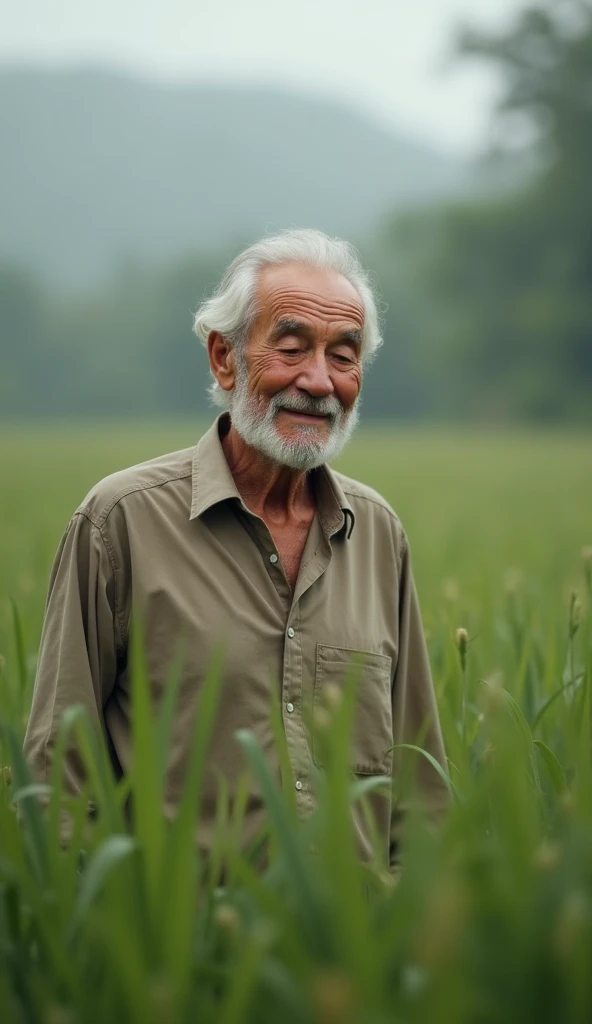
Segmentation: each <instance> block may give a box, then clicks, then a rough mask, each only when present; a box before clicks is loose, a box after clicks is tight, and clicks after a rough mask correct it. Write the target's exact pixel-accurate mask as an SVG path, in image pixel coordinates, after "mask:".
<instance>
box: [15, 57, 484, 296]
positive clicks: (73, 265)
mask: <svg viewBox="0 0 592 1024" xmlns="http://www.w3.org/2000/svg"><path fill="white" fill-rule="evenodd" d="M0 137H1V138H2V141H3V146H2V149H3V157H2V171H1V182H2V183H1V187H0V223H1V224H2V231H1V233H0V260H2V259H4V260H7V259H8V260H10V261H11V262H13V263H14V262H19V263H21V264H23V265H24V266H26V267H28V268H30V269H31V270H34V271H36V272H37V273H39V274H40V276H41V277H42V278H43V279H45V280H46V281H47V282H48V283H51V284H53V285H61V286H65V287H67V288H68V289H71V288H77V287H80V286H83V287H86V286H89V285H95V284H98V283H100V282H101V281H104V280H105V278H107V277H108V276H110V275H111V273H112V272H113V269H114V267H115V266H117V262H118V261H120V260H122V259H126V258H127V259H130V260H132V261H133V260H135V259H137V258H139V259H141V261H142V262H144V263H152V264H154V265H157V264H164V263H166V262H167V260H169V259H170V258H171V257H174V258H177V257H179V256H183V255H184V254H188V253H190V252H196V251H202V252H203V251H204V250H206V251H207V250H211V249H212V248H215V249H216V250H217V251H220V250H221V249H226V248H227V247H228V246H229V245H234V246H236V245H237V244H239V243H240V242H242V241H243V240H252V238H253V237H254V236H255V235H257V234H259V233H263V232H264V231H265V230H269V229H272V230H273V229H276V228H279V227H287V226H304V225H306V226H311V225H314V226H316V227H319V228H322V229H324V230H326V231H329V232H332V233H336V234H341V235H345V236H346V237H354V238H355V237H359V236H360V235H361V234H366V233H369V232H372V231H373V230H375V229H377V228H380V225H381V221H382V219H383V218H384V216H385V215H386V214H387V213H391V212H392V211H393V209H397V208H401V207H405V206H407V205H409V204H414V203H418V202H421V201H423V200H427V199H430V200H433V199H439V198H444V197H451V196H453V195H455V194H458V193H459V192H460V191H461V190H462V189H463V187H464V184H465V181H466V171H465V168H464V166H463V165H462V164H461V163H460V162H459V161H455V160H454V159H452V158H449V157H447V156H446V155H444V154H442V153H440V152H438V151H436V150H435V149H434V150H432V149H430V148H429V147H427V146H425V145H421V144H418V143H417V142H414V141H413V140H412V139H410V138H406V137H404V136H399V135H397V134H394V133H389V132H388V131H387V130H385V129H384V128H382V127H381V126H380V125H378V124H377V123H374V122H373V121H372V120H370V119H367V118H365V117H364V116H363V115H361V114H358V113H356V112H353V111H350V110H348V109H347V108H346V107H345V106H340V105H339V104H338V103H332V102H328V101H325V100H317V99H309V98H303V97H297V96H293V95H289V94H285V93H282V92H279V91H278V92H274V91H271V90H269V89H265V90H264V89H262V88H247V87H244V86H243V87H239V86H236V87H230V86H227V87H225V86H217V85H216V86H214V85H206V84H199V85H191V86H172V85H166V84H162V83H155V82H149V81H141V80H137V79H133V78H128V77H124V76H123V75H121V74H112V73H109V72H106V71H98V70H94V71H93V70H78V71H50V70H34V69H25V68H12V69H7V68H5V69H4V70H0Z"/></svg>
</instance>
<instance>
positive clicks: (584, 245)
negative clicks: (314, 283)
mask: <svg viewBox="0 0 592 1024" xmlns="http://www.w3.org/2000/svg"><path fill="white" fill-rule="evenodd" d="M0 139H1V140H2V159H1V161H0V417H2V418H4V419H5V420H13V419H15V418H17V417H18V418H37V419H39V418H42V419H49V418H60V419H63V418H65V417H78V418H80V417H82V416H91V417H95V418H96V417H99V416H118V417H122V416H145V415H150V416H151V415H157V414H158V415H167V416H170V415H176V414H179V415H185V414H187V413H190V414H192V413H198V414H202V413H203V412H205V410H206V409H207V402H206V396H205V386H206V384H207V368H206V360H205V355H204V353H203V351H202V350H201V348H200V346H199V344H198V342H197V341H196V339H195V338H194V336H193V335H192V333H191V321H192V312H193V311H194V310H195V308H196V306H197V305H198V303H199V301H200V299H201V298H202V297H203V296H204V295H206V294H208V292H209V291H211V289H212V288H213V286H214V285H215V284H216V281H217V279H218V277H219V275H220V273H221V271H222V269H223V268H224V266H225V264H226V263H227V262H228V260H229V259H230V258H231V257H232V256H233V255H234V254H235V253H236V252H237V250H238V249H239V248H240V247H242V246H243V245H244V244H246V243H248V242H250V241H252V240H254V239H255V238H257V237H258V236H260V235H261V234H263V233H264V232H266V231H272V230H275V229H278V228H282V227H291V226H314V227H319V228H322V229H324V230H326V231H329V232H331V233H334V234H339V235H342V236H344V237H347V238H348V239H350V240H352V241H353V242H355V243H356V244H357V245H358V247H359V248H360V250H361V252H362V254H363V257H364V259H365V261H366V262H367V263H368V264H369V266H370V267H371V268H372V270H373V272H374V275H375V278H376V281H377V285H378V288H379V291H380V294H381V296H382V306H383V311H384V318H385V345H384V348H383V351H382V353H381V354H380V356H379V358H378V360H377V362H376V364H375V366H374V367H373V368H372V369H371V370H370V372H369V373H368V376H367V380H366V382H365V388H364V415H365V417H366V418H370V417H376V418H381V419H384V418H391V417H392V418H398V419H400V418H431V419H434V418H435V419H472V420H485V421H493V422H501V421H503V422H514V421H529V422H533V423H548V422H574V421H575V422H590V420H592V401H591V395H592V389H591V384H592V287H591V286H592V185H591V182H592V9H591V5H590V3H589V2H587V0H554V2H552V3H546V2H544V0H541V2H540V3H537V4H534V5H531V6H527V5H525V4H523V3H521V2H519V0H482V2H481V3H480V4H479V5H478V6H477V5H475V4H474V3H473V2H472V0H418V2H416V3H415V4H412V5H410V4H406V3H402V2H398V0H397V2H393V0H390V2H389V0H365V2H364V3H363V4H359V3H355V4H354V3H353V2H344V0H340V2H337V0H314V2H313V0H301V2H299V4H297V5H296V4H293V5H287V4H281V3H277V0H275V2H272V0H250V2H249V3H248V4H247V3H244V2H243V3H241V2H239V0H217V2H213V0H212V2H209V3H203V2H202V3H199V4H196V3H189V2H185V0H166V2H165V0H142V2H141V3H140V2H135V0H103V2H102V3H101V5H94V4H93V5H91V4H90V3H81V2H80V0H78V2H74V0H54V2H52V4H51V5H49V4H47V2H46V0H21V2H20V4H19V5H18V7H17V6H16V5H13V7H12V9H11V10H8V9H6V10H5V11H3V15H2V33H1V35H0ZM485 154H487V157H485Z"/></svg>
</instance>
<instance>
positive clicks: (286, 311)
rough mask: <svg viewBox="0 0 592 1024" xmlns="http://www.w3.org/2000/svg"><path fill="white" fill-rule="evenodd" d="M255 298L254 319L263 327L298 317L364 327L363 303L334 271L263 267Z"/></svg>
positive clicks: (299, 266) (294, 265)
mask: <svg viewBox="0 0 592 1024" xmlns="http://www.w3.org/2000/svg"><path fill="white" fill-rule="evenodd" d="M257 297H258V303H259V317H258V318H257V319H258V320H259V321H260V323H261V324H262V325H264V326H267V325H269V326H272V325H273V324H274V323H277V321H279V320H283V319H287V318H288V319H289V318H300V319H305V320H310V321H312V322H315V321H316V322H319V323H322V324H323V325H328V326H330V325H332V324H335V325H339V326H340V327H342V326H344V325H346V326H350V327H353V328H355V329H357V330H359V331H361V330H362V329H363V327H364V306H363V303H362V300H361V298H360V296H359V294H358V292H357V291H356V289H355V288H354V286H353V284H351V282H350V281H348V280H347V278H346V277H343V275H342V274H338V273H337V272H336V271H334V270H317V269H316V268H313V267H306V266H303V265H302V264H300V263H282V264H278V265H272V266H267V267H264V268H263V270H262V271H261V273H260V275H259V284H258V289H257Z"/></svg>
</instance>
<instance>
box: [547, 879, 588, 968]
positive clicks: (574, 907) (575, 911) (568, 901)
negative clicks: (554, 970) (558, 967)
mask: <svg viewBox="0 0 592 1024" xmlns="http://www.w3.org/2000/svg"><path fill="white" fill-rule="evenodd" d="M591 910H592V908H591V906H590V899H589V897H588V896H587V894H586V893H585V892H582V890H581V889H574V890H573V891H572V892H570V893H568V894H567V896H566V897H565V900H564V901H563V903H562V905H561V907H560V909H559V915H558V918H557V925H556V928H555V933H554V935H553V948H554V951H555V955H556V956H557V957H558V959H560V960H567V959H569V958H570V957H571V956H572V955H573V952H574V950H575V949H576V947H577V946H578V945H579V943H580V941H581V938H582V934H583V933H585V932H586V931H587V929H588V927H589V923H590V916H591Z"/></svg>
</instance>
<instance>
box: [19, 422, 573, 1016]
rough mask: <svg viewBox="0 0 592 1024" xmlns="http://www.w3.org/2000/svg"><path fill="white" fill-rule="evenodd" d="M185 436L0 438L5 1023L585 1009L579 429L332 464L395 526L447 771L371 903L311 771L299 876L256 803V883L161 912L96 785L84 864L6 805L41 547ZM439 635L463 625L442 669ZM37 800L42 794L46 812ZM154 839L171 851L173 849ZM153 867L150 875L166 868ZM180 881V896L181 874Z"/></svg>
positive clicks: (28, 801)
mask: <svg viewBox="0 0 592 1024" xmlns="http://www.w3.org/2000/svg"><path fill="white" fill-rule="evenodd" d="M199 434H200V429H199V428H196V427H195V426H194V425H191V424H187V425H179V424H177V425H166V424H165V425H162V426H161V427H159V426H158V425H154V424H150V425H146V426H142V425H133V426H131V425H129V424H128V425H123V424H122V425H120V426H110V427H108V428H105V427H101V428H92V427H89V426H81V427H60V428H58V427H49V428H47V429H40V428H34V427H27V428H17V429H9V428H3V429H2V430H1V431H0V474H1V475H0V479H1V481H2V486H1V487H0V656H1V657H2V659H3V661H2V663H1V664H3V668H2V672H1V674H0V683H1V687H2V689H1V690H0V718H2V719H3V720H4V725H5V726H10V727H11V729H10V730H8V731H6V730H5V731H4V734H3V740H2V747H1V748H0V753H1V755H2V759H3V762H4V764H5V765H11V769H12V772H11V773H7V772H5V773H4V782H3V783H2V782H0V1016H1V1010H2V1008H7V1009H8V1011H9V1013H10V1014H11V1015H12V1016H9V1017H7V1018H3V1019H8V1020H10V1019H14V1020H19V1021H20V1020H22V1021H29V1020H35V1021H36V1020H39V1021H52V1022H56V1024H57V1022H58V1021H59V1022H64V1024H66V1022H70V1021H76V1020H87V1019H88V1020H93V1021H95V1020H96V1021H97V1022H98V1021H103V1020H107V1019H108V1020H125V1021H138V1024H140V1022H142V1024H144V1021H152V1020H154V1021H161V1020H162V1021H164V1020H167V1021H169V1020H170V1021H173V1020H175V1021H176V1020H180V1021H185V1020H187V1021H189V1020H193V1019H197V1015H199V1019H200V1020H204V1021H210V1020H211V1021H214V1020H216V1021H218V1020H219V1021H222V1022H223V1024H230V1022H232V1021H236V1022H238V1021H243V1020H244V1021H253V1022H257V1024H259V1022H263V1024H264V1022H267V1021H270V1022H272V1021H276V1020H278V1019H279V1017H280V1015H281V1018H282V1020H283V1021H284V1022H285V1024H287V1022H288V1021H294V1022H304V1021H309V1020H310V1021H319V1022H322V1024H345V1022H364V1024H365V1022H367V1024H380V1022H382V1021H384V1022H386V1021H391V1020H392V1021H394V1020H397V1021H407V1020H409V1021H417V1022H423V1021H426V1022H427V1021H430V1024H432V1022H433V1021H435V1020H437V1021H439V1020H442V1021H451V1022H454V1024H456V1022H461V1021H467V1022H468V1021H471V1022H472V1021H475V1022H476V1021H483V1022H489V1021H491V1022H493V1021H504V1022H509V1021H516V1022H517V1024H518V1022H520V1024H523V1022H524V1021H527V1020H530V1019H532V1020H534V1019H535V1018H536V1020H537V1022H541V1021H546V1020H549V1021H553V1024H559V1022H560V1024H564V1022H571V1021H574V1022H575V1021H578V1022H579V1021H589V1020H590V1019H592V978H591V975H592V968H591V965H592V742H591V722H590V683H591V671H592V629H591V603H592V550H591V549H592V437H591V436H590V435H589V434H575V433H568V432H565V433H559V432H556V433H552V432H546V433H540V434H535V433H532V434H530V433H524V432H523V433H519V432H514V433H512V432H505V433H491V432H487V431H485V430H479V429H475V428H469V427H467V428H466V430H455V431H451V430H445V429H442V430H436V429H430V430H428V429H421V430H420V429H410V428H408V429H397V430H395V429H392V428H385V429H378V428H373V429H372V430H366V431H360V433H359V435H358V437H357V438H356V439H355V441H354V442H352V444H351V446H350V448H349V449H348V451H347V453H346V454H345V455H344V456H343V457H342V459H341V461H340V463H339V465H338V468H339V469H341V470H342V471H343V472H345V473H348V474H349V475H351V476H354V477H356V478H358V479H361V480H363V481H364V482H366V483H368V484H370V485H372V486H374V487H376V488H377V489H378V490H379V491H380V492H381V493H382V494H383V495H384V496H385V497H386V498H387V499H388V500H389V501H390V502H391V504H392V505H393V507H394V508H395V510H396V511H397V513H398V514H399V515H400V517H401V519H402V521H403V524H404V526H405V528H406V530H407V533H408V535H409V537H410V540H411V549H412V555H413V564H414V571H415V576H416V580H417V585H418V590H419V596H420V601H421V606H422V612H423V618H424V624H425V628H426V633H427V637H428V646H429V649H430V656H431V662H432V668H433V674H434V680H435V685H436V690H437V694H438V699H439V705H440V709H441V715H442V724H443V729H444V734H445V741H446V747H447V753H448V756H449V760H450V777H451V783H452V789H453V795H454V808H453V811H452V812H451V815H450V819H449V822H448V823H447V825H446V827H445V829H444V830H443V831H442V833H440V834H439V835H438V836H436V837H433V836H430V834H429V832H427V831H426V830H425V829H423V828H422V827H421V825H420V824H419V823H412V825H411V827H410V836H409V850H410V855H409V867H408V868H407V869H406V870H405V871H404V872H403V876H402V880H401V882H400V883H399V885H398V886H397V887H396V888H394V889H393V888H392V886H391V885H390V884H387V882H386V881H385V880H384V879H382V878H381V877H379V872H378V871H377V872H375V875H374V876H372V873H371V872H370V875H369V876H368V878H369V879H370V883H371V886H372V893H373V898H372V899H371V900H370V901H369V903H368V904H366V903H364V902H362V903H360V902H359V901H358V900H357V899H356V898H355V897H354V890H355V888H356V884H357V883H356V879H357V877H358V876H357V875H356V871H357V870H358V866H357V865H355V864H353V863H351V862H350V860H349V859H348V857H349V854H348V850H349V839H348V836H347V814H346V813H345V810H344V809H345V808H346V807H347V800H348V799H351V793H349V790H347V787H346V783H345V781H344V780H343V779H335V780H330V781H329V792H330V793H331V794H332V800H333V803H332V804H331V805H330V806H329V805H328V804H327V805H325V806H324V809H323V811H322V814H321V815H320V818H319V822H320V823H319V825H318V828H319V829H320V830H321V834H322V835H325V832H324V831H323V829H326V830H327V832H326V839H327V842H326V847H325V845H322V848H323V850H324V851H326V857H323V858H321V862H320V864H318V865H315V866H314V868H313V867H310V868H309V867H302V864H301V863H300V861H298V864H300V867H301V868H302V873H301V875H299V877H298V878H294V877H293V874H292V873H291V872H290V871H288V870H287V868H286V865H287V864H291V865H292V868H293V867H294V861H293V859H292V858H293V857H294V855H295V854H294V851H297V856H298V857H300V854H301V853H302V850H301V845H302V844H301V841H300V840H299V838H298V828H297V825H296V823H295V822H292V821H290V820H289V818H288V819H284V817H282V813H281V809H279V810H278V809H277V808H275V810H274V807H272V806H271V805H270V830H271V832H272V833H273V834H274V836H275V841H276V844H277V864H278V867H277V872H276V874H275V875H273V873H272V876H271V877H270V878H268V879H267V880H265V881H264V882H263V883H262V882H261V881H257V880H256V878H255V877H253V876H252V872H250V871H249V868H248V865H247V866H245V865H244V864H242V862H241V861H240V858H238V859H236V861H235V862H233V864H234V867H233V870H234V878H235V881H236V885H235V887H234V888H233V889H232V891H231V892H229V893H227V894H224V895H223V896H222V899H223V900H224V902H223V903H222V904H221V905H217V904H216V900H219V899H220V898H221V896H220V893H214V892H208V894H207V899H206V900H205V902H204V904H203V908H202V910H200V912H199V914H194V915H193V917H192V918H191V920H190V921H186V922H185V924H183V921H184V920H185V919H184V918H183V920H181V918H182V914H181V917H180V918H179V919H178V920H177V919H175V920H174V921H172V920H169V919H168V917H167V913H169V911H168V910H167V908H166V907H165V906H163V905H162V904H161V903H159V902H158V901H156V902H154V901H152V902H151V896H150V892H149V891H148V890H147V889H146V890H144V889H143V888H142V885H141V884H140V883H137V884H136V882H134V883H133V884H132V883H131V882H130V878H131V877H132V875H131V874H129V873H130V872H131V871H132V861H133V857H136V856H137V857H139V858H140V861H139V863H140V865H141V864H142V863H144V861H142V858H144V859H145V861H146V862H150V860H151V858H157V856H160V854H158V855H157V853H156V852H155V851H154V850H153V849H152V847H151V843H152V840H151V836H150V834H149V832H146V833H144V834H143V835H140V834H136V835H134V836H133V837H129V836H126V835H124V834H122V833H123V831H124V830H123V827H121V829H120V828H119V827H118V823H119V825H121V820H120V817H119V816H118V815H119V813H120V809H121V801H122V799H123V797H122V796H121V794H120V793H119V792H118V790H117V787H116V786H115V784H114V783H112V782H109V783H108V784H107V783H101V786H103V787H104V788H103V789H102V794H103V800H104V806H105V807H106V808H107V809H108V812H107V811H105V815H104V820H103V821H102V823H100V824H99V826H97V829H96V831H95V834H93V835H92V836H91V837H90V839H89V838H88V837H86V839H85V848H86V850H87V856H88V858H89V860H88V867H86V868H82V869H81V868H80V866H79V864H78V861H77V860H76V857H75V855H74V854H70V853H68V854H58V852H57V847H56V840H55V834H54V833H52V832H51V828H52V827H54V826H55V821H54V824H53V826H52V822H51V820H50V822H49V825H47V824H46V823H45V821H44V820H42V819H41V817H38V816H37V814H38V812H37V810H36V801H35V799H34V798H33V797H32V796H31V795H27V792H26V791H25V792H24V795H22V791H23V788H24V787H26V785H27V780H26V778H25V776H24V775H23V776H22V777H21V775H20V774H19V773H20V772H21V771H22V769H21V768H19V765H18V764H17V763H16V762H17V761H18V754H17V753H16V748H17V746H18V743H19V742H20V739H21V737H22V730H23V716H24V715H26V709H27V704H28V700H29V695H30V689H31V686H32V681H33V677H34V668H35V654H36V646H37V643H38V639H39V631H40V627H41V621H42V613H43V603H44V600H45V591H46V586H47V577H48V573H49V568H50V564H51V560H52V558H53V554H54V552H55V549H56V546H57V543H58V540H59V537H60V534H61V532H62V530H63V529H64V527H65V525H66V523H67V521H68V518H69V516H70V515H71V513H72V511H73V510H74V508H75V507H76V506H77V504H78V503H79V502H80V501H81V500H82V498H83V497H84V495H85V493H86V492H87V491H88V489H89V488H90V487H91V486H92V484H93V483H94V482H95V481H96V480H97V479H98V478H100V477H101V476H104V475H106V474H107V473H109V472H112V471H114V470H116V469H119V468H122V467H123V466H126V465H130V464H132V463H134V462H138V461H141V460H143V459H146V458H150V457H152V456H155V455H158V454H162V453H163V452H166V451H170V450H173V449H175V448H180V447H186V446H189V445H191V444H193V443H194V442H195V440H196V439H197V437H198V436H199ZM15 608H16V615H15ZM15 621H16V623H17V628H16V630H15ZM459 627H460V628H463V629H466V630H467V633H468V650H467V652H466V661H465V663H464V666H463V663H462V660H461V658H460V656H459V650H458V647H457V643H456V642H455V637H456V630H457V629H458V628H459ZM138 685H141V683H139V684H138ZM463 695H464V697H466V701H464V700H463ZM346 703H347V702H344V704H346ZM463 707H465V712H464V720H463V711H462V709H463ZM339 714H341V712H338V715H339ZM343 715H344V716H345V717H344V718H343V721H341V719H339V721H337V722H336V729H335V739H334V742H335V763H336V764H338V763H339V751H340V749H342V748H341V747H340V744H346V743H347V736H346V734H345V733H346V730H347V725H346V722H347V715H346V711H343ZM144 724H145V727H146V729H147V730H148V731H147V733H146V735H149V733H150V728H151V726H150V725H149V724H146V723H144ZM143 727H144V726H142V724H140V726H139V728H143ZM11 730H12V731H11ZM245 742H248V741H245ZM251 756H252V768H253V772H254V773H255V774H257V772H259V771H262V770H263V769H261V766H260V765H258V762H257V755H256V752H255V753H252V755H251ZM89 757H96V758H99V755H98V754H96V753H95V754H94V755H91V754H90V753H89ZM11 774H12V778H11ZM17 776H18V778H17ZM98 777H99V776H98V775H97V779H98ZM15 779H16V782H15ZM131 785H132V788H133V787H134V786H139V785H141V782H140V777H139V776H138V777H136V778H134V779H133V780H132V782H131ZM265 785H266V782H265V779H264V776H262V787H264V786H265ZM96 786H97V787H98V786H99V783H98V782H96ZM19 787H20V789H21V793H20V794H19V792H18V789H19ZM331 787H333V788H331ZM340 787H342V788H340ZM15 793H16V797H17V803H19V805H20V807H21V809H22V810H23V819H24V820H23V825H22V827H19V826H18V825H17V822H16V817H15V815H14V812H13V809H12V806H11V805H12V802H13V800H14V798H15ZM348 793H349V796H348ZM61 798H62V797H61V793H60V790H59V785H56V792H55V793H54V795H53V798H52V799H53V802H54V805H55V806H59V800H60V799H61ZM270 799H271V797H270ZM272 803H273V801H272ZM339 808H341V811H343V813H342V814H341V812H340V810H339ZM340 814H341V816H340ZM54 817H55V815H54ZM154 828H155V829H156V830H157V831H158V828H160V826H159V825H158V824H155V825H154ZM47 829H49V831H47ZM126 841H129V842H131V843H133V844H134V845H133V851H134V852H133V853H132V852H130V851H131V850H132V847H129V848H128V847H126V846H125V842H126ZM168 841H170V842H171V843H172V844H173V845H172V846H171V847H170V848H168V847H167V849H168V850H169V854H170V853H171V851H172V853H175V851H176V850H178V848H179V844H181V843H182V841H183V840H182V837H181V836H180V835H177V836H176V838H175V836H174V835H173V836H172V837H170V840H167V842H168ZM117 843H119V846H117ZM175 843H177V844H178V845H177V846H175V845H174V844H175ZM52 844H53V845H52ZM114 844H115V845H114ZM163 849H164V847H163ZM159 850H160V846H159ZM298 851H299V852H298ZM226 852H227V855H228V856H229V857H230V858H232V856H233V854H232V851H228V850H227V851H226ZM162 856H163V858H164V854H163V855H162ZM130 858H131V859H130ZM336 860H337V862H338V864H339V865H340V867H339V868H337V869H335V861H336ZM134 863H135V861H134ZM175 863H177V861H175ZM179 863H180V862H179ZM302 863H304V861H303V862H302ZM157 869H158V870H159V871H162V872H166V870H167V862H166V859H163V860H162V863H161V862H160V861H158V864H157ZM138 870H139V869H138ZM155 870H156V868H155ZM196 870H197V869H194V871H196ZM183 871H185V872H186V874H183ZM139 874H140V875H141V874H142V872H141V871H140V870H139ZM89 876H90V877H89ZM134 877H135V875H134ZM142 877H143V876H142ZM364 878H365V880H366V882H368V878H367V877H366V875H364ZM142 884H143V883H142ZM178 885H179V887H180V888H179V892H182V888H181V887H182V886H183V885H186V886H187V887H188V890H189V893H190V892H191V891H192V889H191V887H192V886H193V887H195V886H197V885H198V882H197V881H196V876H195V873H194V874H192V873H191V869H190V867H189V866H188V865H185V867H179V874H178ZM344 885H345V889H344ZM138 886H139V888H138ZM132 889H133V890H134V896H133V899H132V897H131V896H130V894H129V893H130V891H131V890H132ZM344 892H345V893H347V897H345V896H344ZM189 893H188V895H187V899H188V900H189V903H190V902H191V900H190V896H189ZM130 901H131V902H130ZM179 905H180V904H176V906H177V907H178V906H179ZM48 907H51V908H53V910H51V912H50V910H48ZM52 914H53V916H52ZM321 920H322V921H324V922H325V924H323V926H322V927H321V924H320V923H319V922H320V921H321ZM327 920H329V921H330V922H332V924H330V925H327V926H326V922H327ZM183 929H185V930H183ZM315 929H316V931H315ZM321 932H322V934H323V936H325V938H324V939H323V941H321V939H320V937H319V936H320V934H321ZM114 934H117V935H118V936H119V937H118V939H117V941H114V948H113V950H112V951H110V952H109V951H107V950H106V946H108V944H109V941H110V940H111V938H112V937H113V935H114ZM315 935H316V938H314V936H315ZM311 936H312V937H311ZM165 939H166V941H165ZM317 939H318V942H317ZM242 940H248V941H242ZM315 943H316V945H315ZM52 945H53V946H55V950H54V951H52V949H51V947H52ZM56 951H57V952H56ZM173 952H174V955H173ZM98 987H100V989H101V992H100V994H99V993H98ZM91 990H92V991H93V992H94V993H95V996H94V997H92V998H91V997H90V996H89V991H91Z"/></svg>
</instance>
